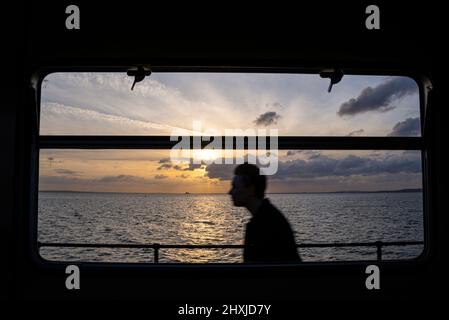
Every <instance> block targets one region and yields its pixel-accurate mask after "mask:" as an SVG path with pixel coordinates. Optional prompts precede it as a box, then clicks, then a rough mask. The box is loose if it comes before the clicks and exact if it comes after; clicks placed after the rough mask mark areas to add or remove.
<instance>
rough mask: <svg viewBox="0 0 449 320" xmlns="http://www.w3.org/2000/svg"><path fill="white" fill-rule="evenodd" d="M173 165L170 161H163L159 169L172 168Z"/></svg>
mask: <svg viewBox="0 0 449 320" xmlns="http://www.w3.org/2000/svg"><path fill="white" fill-rule="evenodd" d="M171 167H173V166H172V165H171V164H170V163H163V164H162V165H160V166H159V167H158V168H157V170H164V169H170V168H171Z"/></svg>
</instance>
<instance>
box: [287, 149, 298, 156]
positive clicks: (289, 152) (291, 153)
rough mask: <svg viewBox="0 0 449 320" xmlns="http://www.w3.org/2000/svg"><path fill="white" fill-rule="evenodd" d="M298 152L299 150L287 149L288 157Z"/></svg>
mask: <svg viewBox="0 0 449 320" xmlns="http://www.w3.org/2000/svg"><path fill="white" fill-rule="evenodd" d="M296 153H297V151H292V150H288V151H287V157H290V156H293V155H295V154H296Z"/></svg>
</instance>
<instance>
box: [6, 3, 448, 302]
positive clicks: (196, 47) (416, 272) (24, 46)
mask: <svg viewBox="0 0 449 320" xmlns="http://www.w3.org/2000/svg"><path fill="white" fill-rule="evenodd" d="M68 4H70V3H64V2H62V3H58V4H51V5H50V4H48V5H44V4H42V3H41V2H39V3H36V4H33V5H25V4H18V5H17V7H16V8H15V10H14V11H11V12H10V14H11V16H12V17H13V21H14V23H13V24H10V25H9V27H8V28H5V29H4V30H6V31H8V32H7V33H8V37H7V38H6V39H7V41H8V43H9V44H10V46H9V48H12V50H11V51H10V52H11V57H10V58H8V60H7V62H8V63H7V66H6V70H8V73H7V74H8V75H10V76H11V79H12V80H11V81H8V83H7V85H6V86H5V88H6V90H4V91H5V92H4V97H5V100H4V101H5V102H4V106H3V107H2V108H1V110H0V113H1V118H0V119H1V124H0V137H1V139H2V142H3V144H2V145H3V147H2V149H3V150H4V151H5V152H2V154H3V156H2V157H1V168H4V170H2V173H1V179H0V183H1V184H2V187H3V188H2V190H5V191H4V192H2V210H1V212H0V222H1V223H0V228H1V229H0V236H1V240H2V241H1V244H2V249H4V250H2V252H7V255H6V259H4V260H3V261H2V268H4V269H5V270H4V272H3V270H2V274H6V277H7V279H8V286H7V287H1V289H0V294H2V295H5V294H6V295H9V296H10V297H16V298H27V299H34V298H36V297H38V298H42V299H45V298H99V297H115V298H120V297H129V298H132V297H134V298H151V299H174V300H178V301H180V302H184V301H186V300H188V299H193V300H194V299H203V300H217V301H219V300H220V299H226V298H228V299H230V298H231V297H232V298H234V299H240V300H243V299H244V298H247V297H253V298H255V299H301V298H329V299H331V298H335V297H339V298H359V299H363V298H366V299H368V298H398V297H402V298H407V297H408V298H423V297H439V296H440V292H439V290H440V289H443V288H444V287H445V285H446V282H447V280H446V277H444V273H443V271H444V263H443V261H444V259H445V258H446V257H447V252H448V250H447V246H446V238H447V231H446V230H447V227H448V223H447V214H445V213H447V212H448V207H447V203H446V202H445V199H446V198H447V182H446V181H447V180H446V177H447V168H446V166H445V159H446V158H445V154H444V152H445V149H446V148H447V137H448V129H447V125H445V123H444V120H445V119H447V118H446V115H447V110H446V109H445V100H444V99H443V92H444V91H445V84H446V82H447V80H446V76H445V74H444V72H443V67H442V66H444V65H445V63H444V61H445V60H443V59H442V58H443V56H444V54H443V53H442V52H441V50H442V45H441V43H442V42H443V41H444V39H443V36H442V35H439V32H440V31H438V30H439V29H438V27H439V24H438V22H439V20H438V19H436V17H437V16H438V15H437V12H438V11H439V8H434V7H432V6H430V5H428V4H426V5H425V6H424V5H419V4H410V3H409V4H407V5H406V6H399V5H398V6H397V7H393V6H392V5H389V6H386V5H383V6H380V8H381V30H377V31H368V30H366V28H365V26H364V19H365V15H364V14H363V12H364V8H365V7H366V3H365V4H364V3H358V4H356V5H350V6H339V5H338V4H332V5H329V4H327V3H324V2H319V3H316V4H315V5H308V6H305V5H303V4H301V5H300V6H299V7H298V5H297V4H292V5H291V6H287V7H281V6H277V7H273V6H271V5H262V4H260V5H259V6H257V7H242V6H241V4H231V3H223V4H221V5H214V6H211V5H199V4H196V5H192V4H191V3H189V4H176V5H174V4H167V5H153V4H151V5H150V4H148V5H146V6H141V5H139V6H133V5H132V4H128V3H126V6H125V4H118V3H105V4H104V5H96V6H94V5H92V4H90V3H88V2H86V3H79V7H80V10H81V30H66V29H65V27H64V21H65V17H66V15H65V13H64V11H65V7H66V6H67V5H68ZM174 6H176V10H175V9H174ZM11 29H13V30H14V32H13V31H11ZM141 63H145V64H150V65H174V66H256V67H284V66H286V67H310V68H316V67H328V66H341V67H346V68H356V69H357V68H366V69H376V70H391V69H397V70H405V71H407V72H412V73H419V74H425V75H427V76H429V77H430V79H431V80H432V81H433V83H434V87H435V90H434V93H433V97H432V103H433V107H434V108H433V109H432V113H431V114H430V116H431V117H432V122H431V124H432V127H431V130H430V131H429V137H430V138H429V139H430V143H431V147H432V152H433V153H432V158H431V165H432V171H431V178H432V180H431V190H432V194H431V201H432V205H433V206H432V211H431V212H430V214H431V217H432V220H431V225H430V231H431V234H432V239H431V246H432V256H431V257H430V258H429V259H428V260H427V262H426V263H424V264H422V265H415V266H413V267H412V268H404V267H401V266H398V265H385V266H383V267H382V268H383V269H382V270H383V278H382V279H383V283H385V287H384V288H383V289H382V290H381V291H380V292H376V293H374V292H368V291H367V290H366V289H365V288H364V287H363V283H364V282H363V279H364V267H365V265H363V264H361V265H352V266H348V267H345V268H337V267H326V268H324V269H314V268H310V269H306V270H302V271H301V272H298V271H297V270H290V269H289V270H283V271H282V272H280V271H279V270H272V269H262V270H219V271H217V270H170V271H167V270H159V271H155V270H152V271H148V270H133V271H130V270H127V269H119V270H108V269H106V270H102V271H95V270H91V271H86V272H85V273H83V290H80V291H79V292H69V291H67V290H66V289H65V287H64V279H65V274H64V269H63V266H61V267H60V268H56V269H54V270H52V269H49V270H46V269H40V268H37V267H36V266H35V265H34V263H33V261H32V260H31V258H30V256H29V251H28V249H29V245H28V240H29V235H30V230H29V222H30V216H29V213H28V209H29V203H28V202H29V192H30V189H29V185H28V182H29V176H30V158H29V157H30V144H31V142H32V140H31V138H30V136H31V131H32V130H33V125H34V124H33V122H32V117H31V112H30V101H31V100H30V99H31V98H32V97H30V96H29V95H30V93H29V89H28V87H29V81H30V77H31V75H32V74H33V73H34V72H35V71H36V70H37V69H38V68H39V67H40V66H65V65H68V66H75V65H92V66H108V65H119V66H122V65H124V66H130V65H135V64H141ZM411 279H413V281H411ZM296 288H301V290H300V291H299V292H297V293H296V295H293V296H292V295H290V292H291V291H292V290H294V291H295V292H296V291H297V290H295V289H296Z"/></svg>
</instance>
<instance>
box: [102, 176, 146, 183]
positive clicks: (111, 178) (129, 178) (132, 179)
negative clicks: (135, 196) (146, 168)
mask: <svg viewBox="0 0 449 320" xmlns="http://www.w3.org/2000/svg"><path fill="white" fill-rule="evenodd" d="M145 180H146V179H145V178H144V177H138V176H132V175H126V174H120V175H117V176H105V177H102V178H100V179H98V181H100V182H127V183H129V182H132V183H137V182H145Z"/></svg>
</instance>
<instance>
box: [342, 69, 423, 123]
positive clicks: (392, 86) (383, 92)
mask: <svg viewBox="0 0 449 320" xmlns="http://www.w3.org/2000/svg"><path fill="white" fill-rule="evenodd" d="M416 92H418V88H417V86H416V83H415V82H414V81H413V80H412V79H409V78H405V77H401V78H395V79H391V80H388V81H386V82H384V83H382V84H380V85H378V86H377V87H374V88H372V87H367V88H365V89H363V91H362V92H361V93H360V95H359V96H358V97H357V98H355V99H354V98H352V99H350V100H348V101H346V102H345V103H343V104H342V105H341V106H340V109H339V110H338V112H337V114H338V115H339V116H353V115H356V114H358V113H363V112H367V111H378V112H386V111H389V110H391V109H394V108H395V106H392V105H391V102H393V101H394V100H395V99H398V98H401V97H403V96H406V95H410V94H414V93H416Z"/></svg>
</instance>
